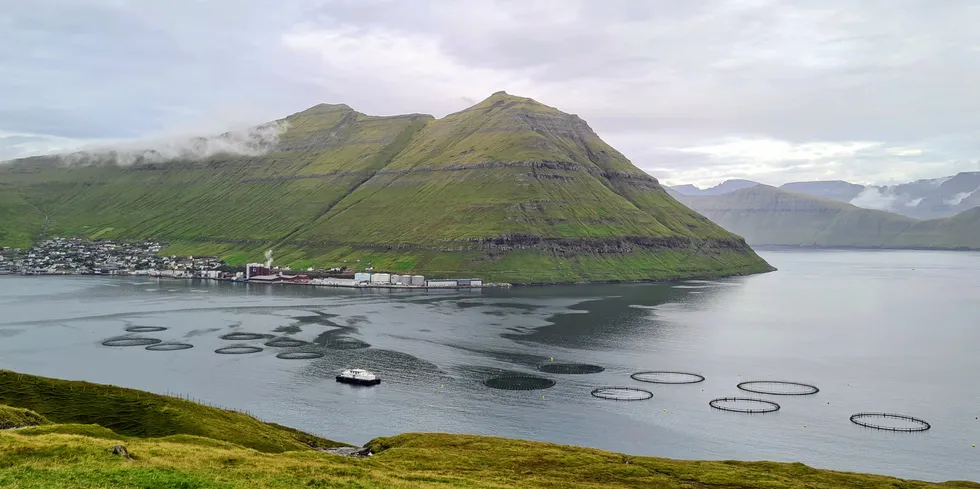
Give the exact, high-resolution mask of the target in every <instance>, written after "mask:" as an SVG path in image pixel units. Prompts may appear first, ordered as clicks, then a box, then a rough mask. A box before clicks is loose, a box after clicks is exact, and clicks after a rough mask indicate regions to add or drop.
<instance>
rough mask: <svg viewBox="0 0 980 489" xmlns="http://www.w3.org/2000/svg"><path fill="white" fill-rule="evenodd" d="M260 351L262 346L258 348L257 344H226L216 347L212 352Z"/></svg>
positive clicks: (226, 353) (247, 352)
mask: <svg viewBox="0 0 980 489" xmlns="http://www.w3.org/2000/svg"><path fill="white" fill-rule="evenodd" d="M260 351H262V348H259V347H257V346H247V345H239V346H226V347H224V348H218V349H217V350H215V351H214V352H215V353H220V354H222V355H246V354H249V353H258V352H260Z"/></svg>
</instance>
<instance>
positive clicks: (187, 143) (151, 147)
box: [59, 121, 288, 166]
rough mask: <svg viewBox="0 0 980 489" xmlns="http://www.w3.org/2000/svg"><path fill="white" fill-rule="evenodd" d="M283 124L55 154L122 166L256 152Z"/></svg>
mask: <svg viewBox="0 0 980 489" xmlns="http://www.w3.org/2000/svg"><path fill="white" fill-rule="evenodd" d="M287 128H288V124H287V123H286V122H285V121H275V122H270V123H267V124H262V125H259V126H255V127H250V128H247V129H240V130H234V131H228V132H225V133H223V134H220V135H217V136H208V137H199V136H198V137H188V138H185V137H172V138H169V139H155V140H153V139H149V140H140V141H126V142H119V143H115V144H112V143H110V144H102V145H97V146H96V145H90V146H87V147H82V148H80V150H79V151H76V152H72V153H67V154H62V155H59V157H60V158H61V159H62V160H63V161H64V162H65V163H67V164H70V165H85V164H96V163H97V164H103V163H107V162H111V163H113V164H116V165H121V166H126V165H132V164H134V163H137V162H141V163H162V162H167V161H173V160H183V161H198V160H203V159H206V158H209V157H211V156H215V155H220V154H230V155H240V156H259V155H262V154H265V153H267V152H269V151H270V150H272V149H273V148H274V147H275V146H276V144H278V143H279V136H280V135H281V134H282V133H283V132H285V131H286V129H287Z"/></svg>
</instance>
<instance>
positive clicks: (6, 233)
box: [0, 183, 44, 248]
mask: <svg viewBox="0 0 980 489" xmlns="http://www.w3.org/2000/svg"><path fill="white" fill-rule="evenodd" d="M43 230H44V214H43V213H42V212H41V211H39V210H38V209H37V208H36V207H34V206H33V205H31V203H30V202H28V201H27V199H25V198H24V196H23V195H21V194H20V192H19V191H18V190H17V189H15V188H12V186H10V185H4V184H3V183H0V246H10V247H15V248H19V247H27V246H30V244H31V242H32V241H33V240H34V239H36V238H37V237H38V235H40V234H41V232H42V231H43Z"/></svg>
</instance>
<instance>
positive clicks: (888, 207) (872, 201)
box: [850, 187, 922, 211]
mask: <svg viewBox="0 0 980 489" xmlns="http://www.w3.org/2000/svg"><path fill="white" fill-rule="evenodd" d="M900 199H901V197H900V196H899V195H896V194H895V193H894V192H892V191H891V190H890V189H888V188H884V189H882V188H876V187H867V188H865V189H864V190H862V191H861V193H860V194H858V196H857V197H855V198H853V199H851V202H850V204H851V205H856V206H858V207H864V208H865V209H877V210H880V211H893V210H894V209H895V208H896V206H897V204H898V202H899V200H900ZM918 200H919V201H921V200H922V199H918ZM916 205H918V202H916ZM913 207H914V206H913Z"/></svg>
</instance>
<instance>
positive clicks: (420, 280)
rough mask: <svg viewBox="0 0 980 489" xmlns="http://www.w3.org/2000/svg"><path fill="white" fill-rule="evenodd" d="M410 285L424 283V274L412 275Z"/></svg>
mask: <svg viewBox="0 0 980 489" xmlns="http://www.w3.org/2000/svg"><path fill="white" fill-rule="evenodd" d="M412 285H425V276H424V275H412Z"/></svg>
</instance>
